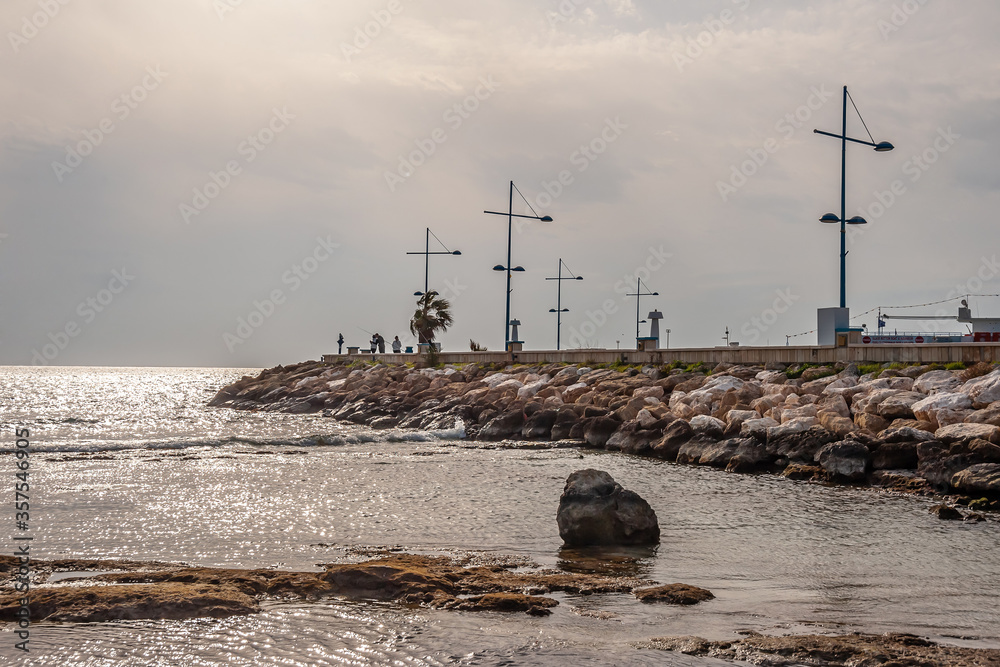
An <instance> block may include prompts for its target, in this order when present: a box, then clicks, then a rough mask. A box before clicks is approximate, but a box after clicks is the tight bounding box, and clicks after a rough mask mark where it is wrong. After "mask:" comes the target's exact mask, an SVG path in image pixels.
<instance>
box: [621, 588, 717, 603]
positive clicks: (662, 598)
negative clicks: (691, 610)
mask: <svg viewBox="0 0 1000 667" xmlns="http://www.w3.org/2000/svg"><path fill="white" fill-rule="evenodd" d="M632 592H633V593H634V594H635V596H636V597H637V598H639V599H640V600H641V601H643V602H666V603H667V604H685V605H688V604H698V603H699V602H704V601H706V600H714V599H715V596H714V595H712V591H710V590H707V589H705V588H698V587H697V586H689V585H688V584H665V585H663V586H654V587H652V588H637V589H635V590H634V591H632Z"/></svg>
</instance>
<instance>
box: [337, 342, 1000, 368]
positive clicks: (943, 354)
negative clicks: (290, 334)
mask: <svg viewBox="0 0 1000 667" xmlns="http://www.w3.org/2000/svg"><path fill="white" fill-rule="evenodd" d="M438 356H439V360H440V361H441V362H442V363H445V364H464V363H472V362H486V363H501V364H502V363H510V362H511V361H514V362H516V363H523V364H535V363H542V362H546V363H555V362H566V363H573V364H583V363H595V364H596V363H612V362H616V361H621V362H624V363H628V364H669V363H670V362H672V361H680V362H682V363H685V364H691V363H697V362H699V361H703V362H705V363H707V364H717V363H720V362H726V363H731V364H746V365H763V364H767V363H782V364H795V363H799V364H800V363H813V364H830V363H834V362H837V361H845V362H850V361H854V362H859V363H874V362H878V363H886V362H902V363H915V364H930V363H939V364H947V363H951V362H956V361H961V362H964V363H966V364H972V363H976V362H977V361H989V362H993V361H998V362H1000V343H928V344H923V345H849V346H846V347H833V346H815V345H814V346H793V347H779V346H773V347H743V346H740V347H728V348H727V347H705V348H687V349H671V350H653V351H649V352H640V351H638V350H603V349H582V350H581V349H574V350H561V351H556V350H524V351H521V352H514V353H513V354H512V353H509V352H446V351H445V352H441V353H440V355H438ZM420 357H421V355H418V354H375V355H372V354H352V355H348V354H341V355H338V354H324V355H323V361H327V362H334V361H343V360H346V361H355V360H371V359H373V358H374V359H376V360H378V361H384V362H388V363H403V362H406V361H416V360H417V359H419V358H420Z"/></svg>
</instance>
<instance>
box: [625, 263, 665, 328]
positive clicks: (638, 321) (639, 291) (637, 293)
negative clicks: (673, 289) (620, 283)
mask: <svg viewBox="0 0 1000 667" xmlns="http://www.w3.org/2000/svg"><path fill="white" fill-rule="evenodd" d="M643 287H646V283H644V282H642V278H639V277H636V279H635V294H626V295H625V296H634V297H635V340H636V342H638V341H639V325H640V324H642V323H643V322H645V320H643V319H641V318H640V317H639V297H640V296H659V295H660V293H659V292H649V291H646V292H643V291H642V288H643ZM646 289H647V290H649V288H648V287H646Z"/></svg>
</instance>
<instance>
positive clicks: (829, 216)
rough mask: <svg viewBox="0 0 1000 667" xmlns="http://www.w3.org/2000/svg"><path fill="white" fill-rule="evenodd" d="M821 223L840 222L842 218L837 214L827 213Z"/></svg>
mask: <svg viewBox="0 0 1000 667" xmlns="http://www.w3.org/2000/svg"><path fill="white" fill-rule="evenodd" d="M819 221H820V222H840V216H839V215H837V214H836V213H826V214H824V215H823V217H822V218H820V219H819Z"/></svg>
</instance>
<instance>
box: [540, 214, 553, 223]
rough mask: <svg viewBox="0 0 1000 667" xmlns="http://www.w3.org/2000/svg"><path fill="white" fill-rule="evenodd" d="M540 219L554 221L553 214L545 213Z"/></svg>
mask: <svg viewBox="0 0 1000 667" xmlns="http://www.w3.org/2000/svg"><path fill="white" fill-rule="evenodd" d="M539 220H541V221H542V222H552V216H551V215H543V216H542V217H540V218H539Z"/></svg>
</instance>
